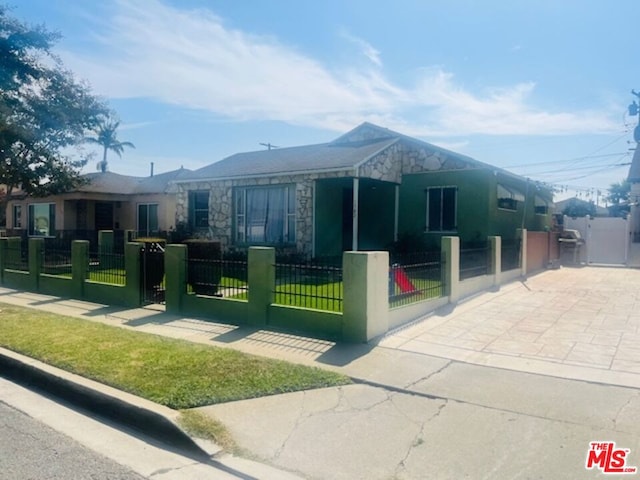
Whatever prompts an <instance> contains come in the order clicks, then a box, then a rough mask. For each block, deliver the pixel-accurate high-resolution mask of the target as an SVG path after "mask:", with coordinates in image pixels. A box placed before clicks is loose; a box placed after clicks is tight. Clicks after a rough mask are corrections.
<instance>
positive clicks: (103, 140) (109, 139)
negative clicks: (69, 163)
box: [84, 118, 136, 173]
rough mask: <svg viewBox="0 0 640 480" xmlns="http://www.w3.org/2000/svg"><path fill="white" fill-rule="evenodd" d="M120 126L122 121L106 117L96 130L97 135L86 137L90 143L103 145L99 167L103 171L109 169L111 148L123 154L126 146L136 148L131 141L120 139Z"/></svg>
mask: <svg viewBox="0 0 640 480" xmlns="http://www.w3.org/2000/svg"><path fill="white" fill-rule="evenodd" d="M119 126H120V122H119V121H117V120H114V119H112V118H104V119H103V120H102V121H101V122H100V124H99V125H98V127H97V128H96V130H95V133H96V136H95V137H85V139H84V140H85V141H86V142H89V143H95V144H97V145H102V148H103V149H104V150H103V154H102V161H100V162H98V165H97V168H98V170H100V171H101V172H103V173H104V172H106V171H107V151H109V150H111V151H112V152H115V153H117V154H118V156H119V157H121V156H122V152H123V151H124V147H131V148H136V146H135V145H134V144H133V143H131V142H121V141H119V140H118V135H117V130H118V127H119Z"/></svg>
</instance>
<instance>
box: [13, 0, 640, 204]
mask: <svg viewBox="0 0 640 480" xmlns="http://www.w3.org/2000/svg"><path fill="white" fill-rule="evenodd" d="M14 15H15V16H17V17H18V18H21V19H23V20H26V21H28V22H30V23H44V24H46V25H47V27H48V28H50V29H52V30H57V31H59V32H60V33H61V34H62V35H63V39H62V40H61V41H60V42H59V43H58V44H57V47H56V53H57V54H58V55H59V56H60V57H61V58H62V60H63V62H64V64H65V65H66V66H67V67H68V68H69V69H71V70H72V71H74V72H75V74H76V75H77V76H78V77H79V78H83V79H86V80H88V81H89V82H90V84H91V85H92V86H93V90H94V92H95V93H96V94H99V95H101V96H104V97H105V98H107V99H108V100H109V103H110V105H111V107H112V108H113V109H115V110H116V111H117V112H118V114H119V116H120V118H121V119H122V127H121V130H120V134H119V135H120V139H121V140H128V141H131V142H133V143H134V144H135V145H136V147H137V148H136V149H135V150H126V151H125V153H124V155H123V156H122V158H121V159H120V158H118V157H117V156H115V155H112V156H110V161H109V164H110V170H111V171H114V172H118V173H125V174H131V175H146V174H148V172H149V165H150V162H152V161H153V162H154V163H155V169H156V172H162V171H167V170H172V169H174V168H178V167H180V166H181V165H183V166H184V167H185V168H192V169H195V168H199V167H202V166H204V165H207V164H209V163H212V162H214V161H217V160H220V159H222V158H224V157H226V156H228V155H231V154H233V153H237V152H242V151H251V150H259V149H261V148H264V147H262V146H261V145H260V143H268V142H269V143H272V144H274V145H278V146H282V147H286V146H295V145H303V144H310V143H322V142H326V141H330V140H332V139H334V138H336V137H338V136H339V135H340V134H341V133H344V132H345V131H347V130H349V129H351V128H353V127H355V126H356V125H358V124H359V123H361V122H363V121H370V122H372V123H376V124H378V125H381V126H384V127H388V128H391V129H393V130H397V131H399V132H401V133H405V134H408V135H411V136H415V137H417V138H420V139H422V140H425V141H428V142H431V143H434V144H437V145H440V146H442V147H445V148H449V149H452V150H455V151H457V152H460V153H464V154H467V155H470V156H472V157H474V158H476V159H478V160H481V161H484V162H487V163H490V164H493V165H496V166H500V167H504V168H507V169H508V170H511V171H513V172H515V173H518V174H521V175H524V176H528V177H530V178H532V179H535V180H540V181H545V182H548V183H551V184H554V185H556V186H558V187H569V188H570V190H569V192H564V193H560V194H558V195H557V197H556V198H564V197H566V196H568V195H569V194H572V193H573V192H574V191H575V190H577V191H579V192H580V195H581V196H582V198H588V195H590V194H591V193H590V192H593V197H592V198H594V199H595V196H596V193H595V192H596V191H597V190H600V191H602V192H605V191H606V188H607V187H608V186H609V184H611V183H612V182H616V181H619V180H622V179H623V178H625V177H626V174H627V171H628V166H625V165H620V164H625V163H628V162H630V159H631V156H630V152H629V148H631V147H632V146H634V145H630V144H628V141H631V140H632V138H633V135H632V130H633V127H634V126H635V125H636V123H637V117H635V118H634V117H628V116H627V115H626V107H627V105H628V104H629V103H630V102H631V101H632V100H633V97H632V95H630V93H629V92H630V90H631V89H632V88H636V89H638V88H640V72H639V70H640V65H639V62H638V60H636V58H637V57H636V55H637V44H638V43H637V38H638V32H639V31H640V27H638V19H640V2H637V0H618V1H615V2H612V1H611V0H562V1H558V0H530V1H524V0H521V1H518V0H512V1H504V0H485V1H482V2H481V1H471V0H458V1H456V0H442V1H440V0H422V1H419V0H414V1H409V0H395V1H393V2H383V1H377V2H376V1H371V0H323V1H322V2H311V1H306V0H270V1H264V0H237V1H228V0H102V1H100V2H98V1H94V0H90V1H82V0H18V4H17V5H16V7H15V10H14ZM87 169H88V170H93V169H94V166H90V167H87ZM600 200H601V202H602V199H600Z"/></svg>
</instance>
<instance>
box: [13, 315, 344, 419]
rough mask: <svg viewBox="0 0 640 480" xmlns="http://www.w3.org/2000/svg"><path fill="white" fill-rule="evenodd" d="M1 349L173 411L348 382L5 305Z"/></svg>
mask: <svg viewBox="0 0 640 480" xmlns="http://www.w3.org/2000/svg"><path fill="white" fill-rule="evenodd" d="M0 346H2V347H5V348H7V349H10V350H13V351H15V352H18V353H21V354H24V355H27V356H29V357H32V358H35V359H38V360H40V361H42V362H45V363H48V364H51V365H54V366H56V367H58V368H61V369H63V370H67V371H70V372H73V373H76V374H78V375H82V376H84V377H87V378H91V379H93V380H96V381H99V382H101V383H104V384H107V385H111V386H113V387H115V388H118V389H120V390H124V391H127V392H130V393H133V394H135V395H138V396H141V397H144V398H147V399H149V400H152V401H154V402H156V403H160V404H162V405H166V406H168V407H170V408H174V409H185V408H194V407H200V406H204V405H211V404H215V403H222V402H229V401H234V400H241V399H247V398H255V397H261V396H265V395H273V394H278V393H284V392H293V391H299V390H307V389H312V388H321V387H328V386H335V385H344V384H346V383H349V379H348V377H345V376H344V375H340V374H338V373H334V372H330V371H326V370H322V369H319V368H314V367H307V366H302V365H296V364H292V363H289V362H285V361H281V360H273V359H269V358H263V357H258V356H255V355H248V354H245V353H242V352H238V351H235V350H231V349H227V348H218V347H212V346H207V345H200V344H194V343H191V342H187V341H183V340H176V339H171V338H165V337H160V336H157V335H152V334H147V333H141V332H134V331H131V330H126V329H123V328H119V327H112V326H108V325H104V324H100V323H95V322H92V321H87V320H82V319H77V318H71V317H65V316H61V315H56V314H52V313H48V312H42V311H36V310H32V309H28V308H22V307H16V306H12V305H7V304H2V303H0Z"/></svg>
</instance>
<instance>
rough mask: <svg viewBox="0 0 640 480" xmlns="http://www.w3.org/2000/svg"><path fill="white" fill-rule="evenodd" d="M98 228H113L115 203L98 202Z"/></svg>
mask: <svg viewBox="0 0 640 480" xmlns="http://www.w3.org/2000/svg"><path fill="white" fill-rule="evenodd" d="M95 218H96V230H98V231H99V230H113V203H107V202H96V217H95Z"/></svg>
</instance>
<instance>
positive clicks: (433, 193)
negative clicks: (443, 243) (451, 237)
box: [427, 187, 458, 232]
mask: <svg viewBox="0 0 640 480" xmlns="http://www.w3.org/2000/svg"><path fill="white" fill-rule="evenodd" d="M457 197H458V189H457V187H431V188H428V189H427V231H428V232H453V231H455V230H456V229H457V228H458V226H457V223H456V217H457V215H458V213H457V208H458V206H457Z"/></svg>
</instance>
